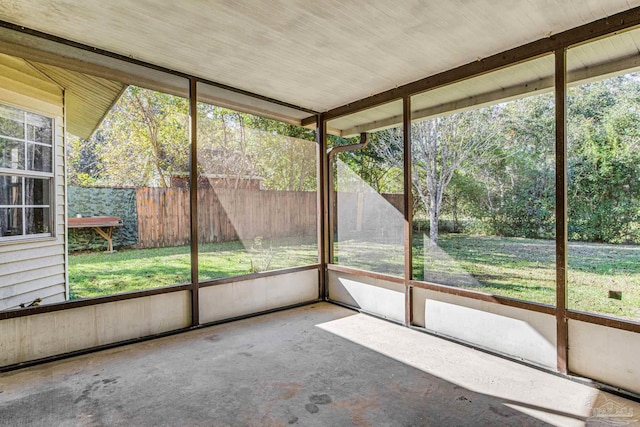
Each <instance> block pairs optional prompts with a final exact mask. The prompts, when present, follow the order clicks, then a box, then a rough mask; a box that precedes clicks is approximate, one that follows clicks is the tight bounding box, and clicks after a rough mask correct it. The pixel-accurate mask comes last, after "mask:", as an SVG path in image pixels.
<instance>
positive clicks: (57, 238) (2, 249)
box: [0, 55, 66, 310]
mask: <svg viewBox="0 0 640 427" xmlns="http://www.w3.org/2000/svg"><path fill="white" fill-rule="evenodd" d="M0 71H1V72H0V103H2V104H8V105H11V106H14V107H18V108H22V109H25V110H27V111H32V112H34V113H39V114H43V115H46V116H49V117H53V118H54V124H55V132H54V135H55V154H54V158H55V169H54V170H55V185H54V188H55V197H54V199H53V200H55V208H54V213H53V214H54V218H55V226H54V236H53V237H51V238H44V239H38V240H34V239H31V240H30V239H25V240H19V241H12V242H0V310H4V309H9V308H15V307H18V305H19V304H20V303H29V302H31V301H33V300H34V299H36V298H42V300H43V303H51V302H60V301H64V299H65V282H66V280H65V265H64V263H65V238H66V236H65V234H66V230H65V212H66V211H65V206H64V200H65V198H64V188H65V187H64V183H65V178H64V128H63V124H64V121H63V115H64V101H63V91H62V89H61V88H60V87H58V86H57V85H55V84H54V83H52V82H50V81H48V80H47V79H46V78H45V77H43V76H42V75H41V74H40V73H39V72H38V71H37V70H35V69H33V68H32V67H31V66H30V65H29V64H27V63H26V62H25V61H24V60H22V59H19V58H15V57H11V56H6V55H0Z"/></svg>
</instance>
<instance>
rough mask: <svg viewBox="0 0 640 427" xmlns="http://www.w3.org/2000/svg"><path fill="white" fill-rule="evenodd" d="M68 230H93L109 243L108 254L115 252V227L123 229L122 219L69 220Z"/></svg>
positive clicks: (106, 217) (98, 217)
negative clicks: (113, 237)
mask: <svg viewBox="0 0 640 427" xmlns="http://www.w3.org/2000/svg"><path fill="white" fill-rule="evenodd" d="M67 227H68V228H93V229H94V230H95V231H96V233H98V234H99V235H100V236H102V237H103V238H104V239H105V240H106V241H107V252H113V239H112V238H111V236H112V235H113V228H114V227H122V219H120V218H118V217H117V216H88V217H81V218H69V220H68V225H67Z"/></svg>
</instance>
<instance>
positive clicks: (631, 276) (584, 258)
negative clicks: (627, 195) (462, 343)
mask: <svg viewBox="0 0 640 427" xmlns="http://www.w3.org/2000/svg"><path fill="white" fill-rule="evenodd" d="M425 242H426V243H425ZM568 255H569V258H568V266H569V269H568V288H567V289H568V307H569V308H570V309H574V310H579V311H586V312H593V313H600V314H606V315H612V316H616V317H622V318H627V319H631V320H636V321H638V320H640V247H638V246H631V245H607V244H594V243H575V242H574V243H570V244H569V251H568ZM555 274H556V270H555V242H554V241H551V240H536V239H520V238H499V237H486V236H468V235H462V234H444V235H442V236H441V238H440V240H439V244H438V247H433V245H430V243H429V240H428V236H424V235H422V234H420V235H418V236H415V240H414V277H416V278H419V279H423V280H427V281H432V282H436V283H441V284H446V285H451V286H457V287H462V288H466V289H473V290H478V291H482V292H486V293H490V294H496V295H501V296H507V297H512V298H518V299H523V300H528V301H534V302H540V303H545V304H551V305H555V300H556V298H555V292H556V286H555ZM609 290H615V291H622V300H615V299H610V298H609V297H608V293H609Z"/></svg>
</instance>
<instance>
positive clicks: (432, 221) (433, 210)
mask: <svg viewBox="0 0 640 427" xmlns="http://www.w3.org/2000/svg"><path fill="white" fill-rule="evenodd" d="M429 199H430V203H429V239H431V241H432V242H433V243H435V244H436V245H437V244H438V221H439V219H440V206H439V203H438V197H437V196H436V195H435V194H431V195H430V198H429Z"/></svg>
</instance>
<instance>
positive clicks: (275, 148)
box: [67, 86, 316, 191]
mask: <svg viewBox="0 0 640 427" xmlns="http://www.w3.org/2000/svg"><path fill="white" fill-rule="evenodd" d="M188 107H189V104H188V100H187V99H184V98H180V97H176V96H173V95H168V94H165V93H160V92H154V91H151V90H148V89H143V88H140V87H136V86H129V87H128V88H127V89H126V90H125V92H124V93H123V95H122V97H121V98H120V99H119V100H118V102H117V103H116V104H115V105H114V107H113V108H112V110H111V111H110V112H109V114H107V116H106V118H105V120H104V121H103V123H102V125H101V126H100V128H99V129H98V130H97V131H96V133H95V134H94V135H93V136H92V138H91V139H90V140H80V139H78V138H71V139H70V140H69V143H68V144H67V151H68V154H67V156H68V166H69V170H68V182H69V183H70V184H72V185H78V186H93V185H100V186H116V187H121V186H134V187H137V186H160V187H166V186H170V185H171V180H172V177H173V176H181V177H184V176H187V175H188V173H189V131H188V129H189V115H188ZM198 119H199V120H198V160H199V165H200V166H199V168H200V170H199V172H200V173H205V174H208V176H212V177H215V179H222V180H224V181H226V184H227V186H230V187H232V188H238V187H239V186H241V185H246V184H247V182H248V181H249V180H250V179H253V180H255V179H260V180H261V183H262V186H263V188H265V189H273V190H298V191H311V190H315V188H316V160H315V157H316V152H315V145H316V144H315V142H314V141H315V132H314V131H312V130H308V129H305V128H302V127H299V126H293V125H290V124H286V123H282V122H278V121H276V120H271V119H266V118H263V117H258V116H253V115H250V114H245V113H240V112H237V111H233V110H229V109H226V108H221V107H217V106H213V105H210V104H205V103H199V104H198Z"/></svg>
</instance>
